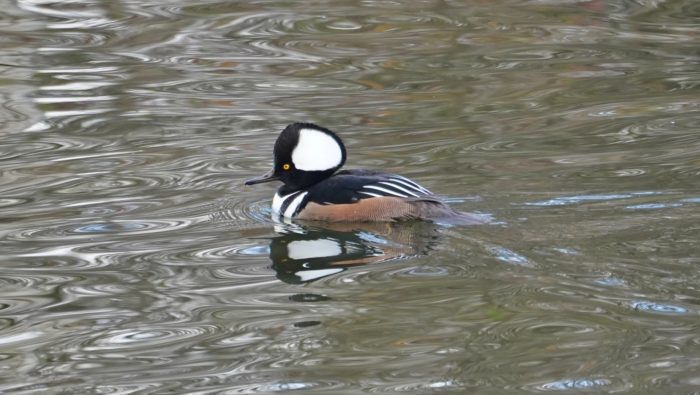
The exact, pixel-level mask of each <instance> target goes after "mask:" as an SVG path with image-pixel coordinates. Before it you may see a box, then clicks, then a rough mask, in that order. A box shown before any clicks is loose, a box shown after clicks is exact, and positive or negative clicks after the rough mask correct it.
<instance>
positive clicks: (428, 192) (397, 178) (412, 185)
mask: <svg viewBox="0 0 700 395" xmlns="http://www.w3.org/2000/svg"><path fill="white" fill-rule="evenodd" d="M390 180H392V181H396V182H400V183H402V184H404V185H406V184H408V185H410V186H411V187H412V188H414V189H417V190H419V191H421V192H422V193H427V194H429V195H432V194H433V193H432V192H430V191H429V190H428V189H426V188H423V187H422V186H420V185H418V184H416V183H415V182H413V181H411V180H409V179H408V178H406V177H402V176H396V177H392V178H390Z"/></svg>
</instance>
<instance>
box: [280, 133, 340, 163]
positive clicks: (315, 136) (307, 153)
mask: <svg viewBox="0 0 700 395" xmlns="http://www.w3.org/2000/svg"><path fill="white" fill-rule="evenodd" d="M342 160H343V153H342V151H341V149H340V145H339V144H338V142H337V141H336V140H335V139H334V138H333V137H331V136H329V135H328V134H326V133H323V132H321V131H319V130H315V129H308V128H307V129H301V130H300V131H299V142H298V143H297V146H296V147H295V148H294V151H292V162H294V167H296V168H297V169H299V170H306V171H315V170H328V169H332V168H334V167H337V166H339V165H340V162H341V161H342Z"/></svg>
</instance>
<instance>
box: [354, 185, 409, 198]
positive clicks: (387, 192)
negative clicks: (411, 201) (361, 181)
mask: <svg viewBox="0 0 700 395" xmlns="http://www.w3.org/2000/svg"><path fill="white" fill-rule="evenodd" d="M363 188H368V189H374V190H377V191H380V192H384V193H385V194H386V195H384V196H387V195H388V196H398V197H404V198H405V197H408V196H406V195H403V194H401V193H398V192H394V191H391V190H389V189H385V188H382V187H378V186H376V185H365V186H364V187H363Z"/></svg>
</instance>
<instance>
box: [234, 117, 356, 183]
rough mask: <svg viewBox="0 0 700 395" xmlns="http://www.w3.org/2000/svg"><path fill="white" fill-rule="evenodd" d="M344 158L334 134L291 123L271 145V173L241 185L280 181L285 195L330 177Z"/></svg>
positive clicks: (341, 164)
mask: <svg viewBox="0 0 700 395" xmlns="http://www.w3.org/2000/svg"><path fill="white" fill-rule="evenodd" d="M345 157H346V153H345V146H344V145H343V142H342V141H341V140H340V137H338V136H336V134H335V133H333V132H331V131H330V130H328V129H326V128H323V127H321V126H317V125H314V124H311V123H293V124H291V125H288V126H287V127H286V128H284V130H283V131H282V133H281V134H280V135H279V137H278V138H277V141H276V142H275V148H274V162H273V165H272V170H270V171H269V172H267V173H265V174H264V175H263V176H261V177H257V178H253V179H250V180H248V181H246V182H245V184H246V185H253V184H259V183H262V182H268V181H274V180H280V181H282V182H283V183H284V185H285V189H287V190H289V191H293V190H298V189H302V188H306V187H308V186H310V185H313V184H315V183H317V182H319V181H321V180H323V179H325V178H328V177H330V176H331V175H333V173H335V172H336V171H337V170H338V169H340V168H341V167H342V166H343V164H344V163H345Z"/></svg>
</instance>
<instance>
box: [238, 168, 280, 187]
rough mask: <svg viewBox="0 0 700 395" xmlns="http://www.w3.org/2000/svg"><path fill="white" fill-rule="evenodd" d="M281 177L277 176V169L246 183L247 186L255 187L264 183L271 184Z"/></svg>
mask: <svg viewBox="0 0 700 395" xmlns="http://www.w3.org/2000/svg"><path fill="white" fill-rule="evenodd" d="M279 179H280V178H279V176H276V175H275V169H272V170H270V171H268V172H267V173H265V174H263V175H261V176H260V177H255V178H251V179H250V180H246V181H245V185H255V184H262V183H263V182H270V181H275V180H279Z"/></svg>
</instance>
